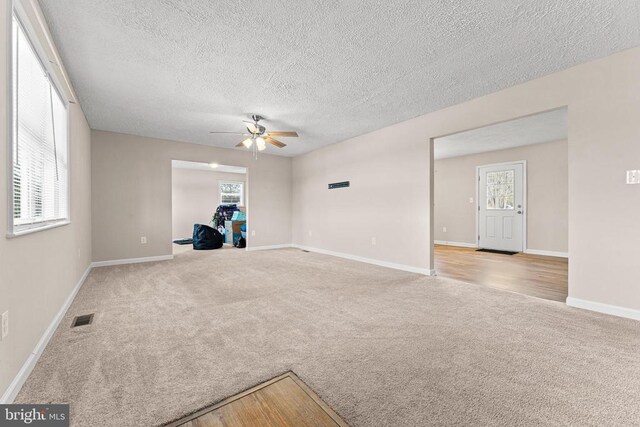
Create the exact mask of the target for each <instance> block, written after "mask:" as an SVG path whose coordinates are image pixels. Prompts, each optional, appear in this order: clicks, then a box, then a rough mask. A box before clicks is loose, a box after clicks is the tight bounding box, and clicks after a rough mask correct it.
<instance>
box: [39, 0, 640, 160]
mask: <svg viewBox="0 0 640 427" xmlns="http://www.w3.org/2000/svg"><path fill="white" fill-rule="evenodd" d="M40 4H41V6H42V9H43V11H44V14H45V17H46V19H47V21H48V24H49V26H50V29H51V31H52V34H53V37H54V39H55V42H56V44H57V46H58V49H59V50H60V52H61V56H62V58H63V60H64V62H65V65H66V67H67V70H68V72H69V74H70V76H71V80H72V82H73V84H74V87H75V89H76V92H77V94H78V96H79V98H80V102H81V103H82V107H83V110H84V112H85V114H86V115H87V118H88V120H89V123H90V125H91V127H92V128H95V129H101V130H111V131H117V132H123V133H131V134H137V135H145V136H152V137H159V138H167V139H175V140H179V141H188V142H195V143H202V144H209V145H215V146H220V147H228V148H231V147H233V146H234V145H235V144H236V143H237V142H239V138H237V137H234V136H227V135H222V136H220V135H216V136H214V135H209V134H208V132H209V131H211V130H219V131H242V130H243V128H242V126H241V124H240V120H241V119H243V118H245V117H246V116H247V114H249V113H254V112H255V113H260V114H262V115H263V116H265V117H266V118H268V119H269V120H268V121H267V122H266V123H265V124H266V125H267V127H268V129H271V130H296V131H298V133H299V134H300V138H298V139H293V138H288V139H286V140H285V141H284V142H286V143H287V144H289V145H288V147H286V148H284V149H281V150H278V149H276V148H273V147H269V148H268V152H271V153H275V154H282V155H287V156H294V155H298V154H301V153H305V152H308V151H311V150H313V149H316V148H318V147H321V146H323V145H327V144H331V143H335V142H338V141H342V140H344V139H347V138H350V137H353V136H356V135H360V134H363V133H366V132H369V131H373V130H375V129H378V128H381V127H384V126H387V125H390V124H393V123H397V122H399V121H403V120H406V119H409V118H412V117H415V116H418V115H421V114H425V113H428V112H431V111H435V110H438V109H441V108H443V107H446V106H450V105H453V104H457V103H460V102H463V101H465V100H469V99H472V98H475V97H478V96H481V95H485V94H487V93H491V92H494V91H496V90H499V89H503V88H506V87H509V86H513V85H515V84H518V83H522V82H525V81H528V80H531V79H533V78H536V77H540V76H543V75H546V74H549V73H552V72H555V71H558V70H562V69H565V68H568V67H570V66H573V65H576V64H579V63H583V62H586V61H589V60H592V59H596V58H599V57H603V56H606V55H609V54H611V53H613V52H617V51H620V50H623V49H627V48H631V47H635V46H638V45H640V12H639V6H638V1H637V0H620V1H609V0H600V1H596V0H563V1H557V0H537V1H531V0H509V1H505V0H476V1H469V2H460V1H455V0H450V1H447V0H439V1H406V0H403V1H399V0H377V1H364V0H351V1H339V0H327V1H321V2H317V1H308V0H307V1H282V0H262V1H239V0H223V1H215V2H211V1H209V0H138V1H134V0H110V1H105V0H40Z"/></svg>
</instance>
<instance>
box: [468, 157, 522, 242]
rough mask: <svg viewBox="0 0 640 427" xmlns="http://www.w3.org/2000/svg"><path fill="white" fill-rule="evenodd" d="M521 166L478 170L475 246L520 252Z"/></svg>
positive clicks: (510, 164) (502, 166)
mask: <svg viewBox="0 0 640 427" xmlns="http://www.w3.org/2000/svg"><path fill="white" fill-rule="evenodd" d="M523 175H524V164H523V163H509V164H500V165H489V166H480V167H479V168H478V234H479V235H478V246H479V247H480V248H484V249H498V250H502V251H513V252H522V250H523V247H522V240H523V238H522V235H523V227H524V220H523V217H524V186H523Z"/></svg>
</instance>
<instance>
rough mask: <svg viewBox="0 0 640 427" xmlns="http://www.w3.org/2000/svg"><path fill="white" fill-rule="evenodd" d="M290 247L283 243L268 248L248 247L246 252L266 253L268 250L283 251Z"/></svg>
mask: <svg viewBox="0 0 640 427" xmlns="http://www.w3.org/2000/svg"><path fill="white" fill-rule="evenodd" d="M290 247H292V245H291V243H285V244H283V245H268V246H249V247H247V249H246V250H248V251H268V250H270V249H285V248H290Z"/></svg>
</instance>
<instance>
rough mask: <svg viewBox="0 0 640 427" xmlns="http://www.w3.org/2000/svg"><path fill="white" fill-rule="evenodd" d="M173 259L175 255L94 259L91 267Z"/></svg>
mask: <svg viewBox="0 0 640 427" xmlns="http://www.w3.org/2000/svg"><path fill="white" fill-rule="evenodd" d="M172 259H173V255H159V256H148V257H144V258H125V259H113V260H110V261H94V262H92V263H91V267H108V266H110V265H123V264H138V263H141V262H153V261H168V260H172Z"/></svg>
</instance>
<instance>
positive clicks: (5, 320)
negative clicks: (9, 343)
mask: <svg viewBox="0 0 640 427" xmlns="http://www.w3.org/2000/svg"><path fill="white" fill-rule="evenodd" d="M7 335H9V310H7V311H5V312H4V313H2V339H5V338H6V336H7Z"/></svg>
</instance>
